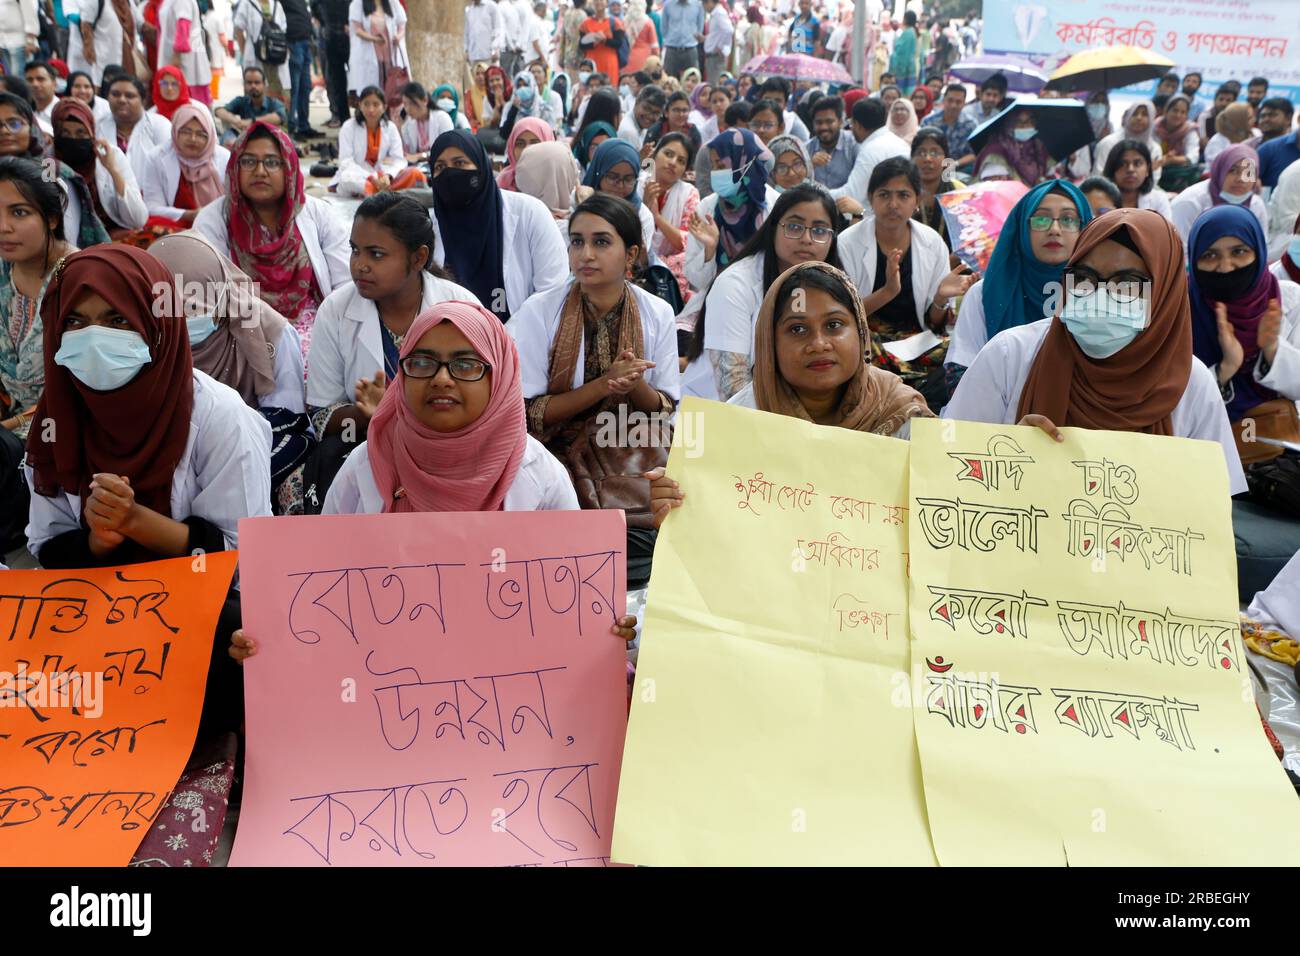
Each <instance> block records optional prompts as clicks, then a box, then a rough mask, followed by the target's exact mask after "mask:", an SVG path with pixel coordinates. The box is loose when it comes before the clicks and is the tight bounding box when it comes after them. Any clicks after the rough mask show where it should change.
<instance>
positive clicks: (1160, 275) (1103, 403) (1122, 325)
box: [943, 209, 1246, 495]
mask: <svg viewBox="0 0 1300 956" xmlns="http://www.w3.org/2000/svg"><path fill="white" fill-rule="evenodd" d="M1103 284H1105V285H1106V288H1102V285H1103ZM1066 288H1067V289H1070V290H1071V293H1070V294H1069V295H1067V296H1066V297H1065V300H1064V304H1063V305H1062V307H1061V308H1060V309H1059V310H1058V314H1057V315H1056V316H1055V317H1054V318H1048V319H1040V320H1039V321H1037V322H1031V323H1030V324H1029V325H1022V326H1019V327H1017V328H1013V329H1007V330H1006V331H1005V332H1002V333H1000V334H998V335H996V336H994V337H993V339H991V340H990V341H989V343H988V344H987V345H986V346H984V348H983V349H981V350H980V353H979V355H977V356H976V357H975V361H974V362H972V363H971V366H970V368H968V369H967V370H966V374H965V375H964V376H963V377H962V380H961V384H960V385H958V386H957V392H956V394H954V395H953V397H952V401H951V402H949V403H948V407H947V408H946V409H944V413H943V414H944V417H945V418H953V419H959V420H963V421H973V422H987V423H989V424H995V425H999V424H1001V425H1010V424H1021V425H1037V426H1039V427H1041V428H1042V429H1043V430H1044V431H1046V432H1048V434H1051V435H1053V436H1058V435H1059V432H1058V430H1057V429H1058V426H1063V425H1066V426H1075V427H1079V428H1099V429H1107V430H1110V431H1131V432H1146V433H1148V434H1155V435H1176V436H1178V437H1181V438H1201V439H1205V440H1207V441H1217V442H1218V443H1219V444H1220V446H1221V447H1222V448H1223V456H1224V462H1225V465H1226V467H1227V473H1228V486H1229V493H1230V494H1234V495H1235V494H1238V493H1239V492H1243V491H1245V490H1246V477H1245V475H1244V474H1243V472H1242V469H1241V459H1240V458H1239V457H1238V455H1237V448H1236V445H1235V444H1234V443H1233V438H1232V429H1231V428H1230V427H1229V425H1228V416H1227V414H1226V413H1225V412H1224V409H1223V400H1222V398H1221V397H1220V395H1219V389H1218V386H1217V385H1216V384H1215V381H1214V375H1213V374H1212V373H1211V372H1210V370H1209V369H1208V368H1206V367H1205V365H1204V364H1203V363H1202V362H1201V361H1200V360H1199V359H1198V358H1196V356H1195V355H1193V354H1192V321H1191V314H1190V312H1191V310H1190V306H1189V304H1188V295H1187V270H1186V269H1185V268H1184V267H1183V259H1182V255H1181V243H1180V241H1179V237H1178V233H1177V231H1176V230H1175V229H1174V227H1173V226H1172V225H1171V224H1170V223H1169V221H1168V220H1166V219H1164V218H1163V217H1161V216H1160V215H1159V214H1157V213H1154V212H1152V211H1151V210H1149V209H1115V210H1112V211H1111V212H1108V213H1106V215H1104V216H1100V217H1098V218H1097V219H1094V220H1093V221H1092V222H1090V223H1089V224H1088V226H1087V227H1086V228H1085V229H1084V230H1083V232H1082V233H1081V234H1080V236H1079V241H1078V244H1077V245H1076V246H1075V249H1074V254H1073V255H1072V256H1071V257H1070V262H1069V265H1068V267H1067V269H1066ZM1144 288H1145V289H1149V290H1150V294H1149V295H1144V294H1143V290H1144Z"/></svg>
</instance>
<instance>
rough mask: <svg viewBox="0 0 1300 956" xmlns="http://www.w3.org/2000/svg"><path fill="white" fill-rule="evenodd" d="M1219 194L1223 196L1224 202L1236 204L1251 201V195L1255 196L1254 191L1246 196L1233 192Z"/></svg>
mask: <svg viewBox="0 0 1300 956" xmlns="http://www.w3.org/2000/svg"><path fill="white" fill-rule="evenodd" d="M1219 195H1220V196H1221V197H1222V198H1223V201H1224V202H1230V203H1232V204H1233V205H1234V206H1240V205H1241V204H1242V203H1244V202H1249V201H1250V197H1251V196H1253V195H1254V193H1246V194H1245V195H1244V196H1234V195H1233V194H1232V193H1225V192H1220V193H1219Z"/></svg>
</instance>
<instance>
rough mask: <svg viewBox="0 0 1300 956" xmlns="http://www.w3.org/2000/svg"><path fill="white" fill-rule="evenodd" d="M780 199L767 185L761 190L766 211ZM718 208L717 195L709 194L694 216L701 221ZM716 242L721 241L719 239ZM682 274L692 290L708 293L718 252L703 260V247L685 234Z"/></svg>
mask: <svg viewBox="0 0 1300 956" xmlns="http://www.w3.org/2000/svg"><path fill="white" fill-rule="evenodd" d="M780 198H781V194H780V193H779V192H777V191H776V190H775V189H773V188H772V186H771V185H770V184H769V185H768V186H766V187H765V188H764V190H763V201H764V202H765V203H766V204H767V211H768V212H771V211H772V207H773V206H775V205H776V201H777V200H778V199H780ZM717 208H718V196H717V193H710V194H709V195H707V196H705V197H703V198H702V199H701V200H700V204H699V205H698V206H696V207H695V214H696V215H697V216H699V217H700V218H701V219H707V218H708V217H710V216H712V215H713V212H714V210H715V209H717ZM718 242H719V243H721V242H722V239H721V238H720V237H719V239H718ZM682 272H683V274H684V275H685V276H686V281H687V282H689V283H690V286H691V288H692V289H695V290H697V291H699V292H708V291H709V286H711V285H712V284H713V279H714V277H715V276H717V274H718V252H717V250H716V249H715V250H714V251H713V257H712V258H711V259H707V260H706V259H705V258H704V247H703V246H702V245H700V244H699V242H698V241H697V240H696V238H695V237H694V236H692V235H691V234H690V233H689V232H687V233H686V258H685V260H684V261H683V264H682Z"/></svg>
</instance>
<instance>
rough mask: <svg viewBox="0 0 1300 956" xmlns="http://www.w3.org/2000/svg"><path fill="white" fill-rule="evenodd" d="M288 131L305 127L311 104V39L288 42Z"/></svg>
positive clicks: (296, 130)
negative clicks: (289, 90)
mask: <svg viewBox="0 0 1300 956" xmlns="http://www.w3.org/2000/svg"><path fill="white" fill-rule="evenodd" d="M289 86H290V89H291V92H290V94H289V131H290V132H291V133H296V132H299V131H300V130H304V129H307V127H309V126H310V125H311V124H310V123H309V122H308V121H307V110H308V107H309V106H310V104H311V40H294V41H293V42H292V43H290V44H289Z"/></svg>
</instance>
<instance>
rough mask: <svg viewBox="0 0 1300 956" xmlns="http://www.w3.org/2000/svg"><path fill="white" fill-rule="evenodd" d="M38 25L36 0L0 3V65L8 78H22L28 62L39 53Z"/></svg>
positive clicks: (39, 33)
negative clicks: (2, 65)
mask: <svg viewBox="0 0 1300 956" xmlns="http://www.w3.org/2000/svg"><path fill="white" fill-rule="evenodd" d="M40 35H41V22H40V18H39V17H37V15H36V0H5V2H4V3H0V63H3V64H4V68H5V73H7V74H9V75H10V76H22V75H23V70H24V68H25V67H26V66H27V61H28V60H34V59H36V54H37V53H38V52H39V50H40Z"/></svg>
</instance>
